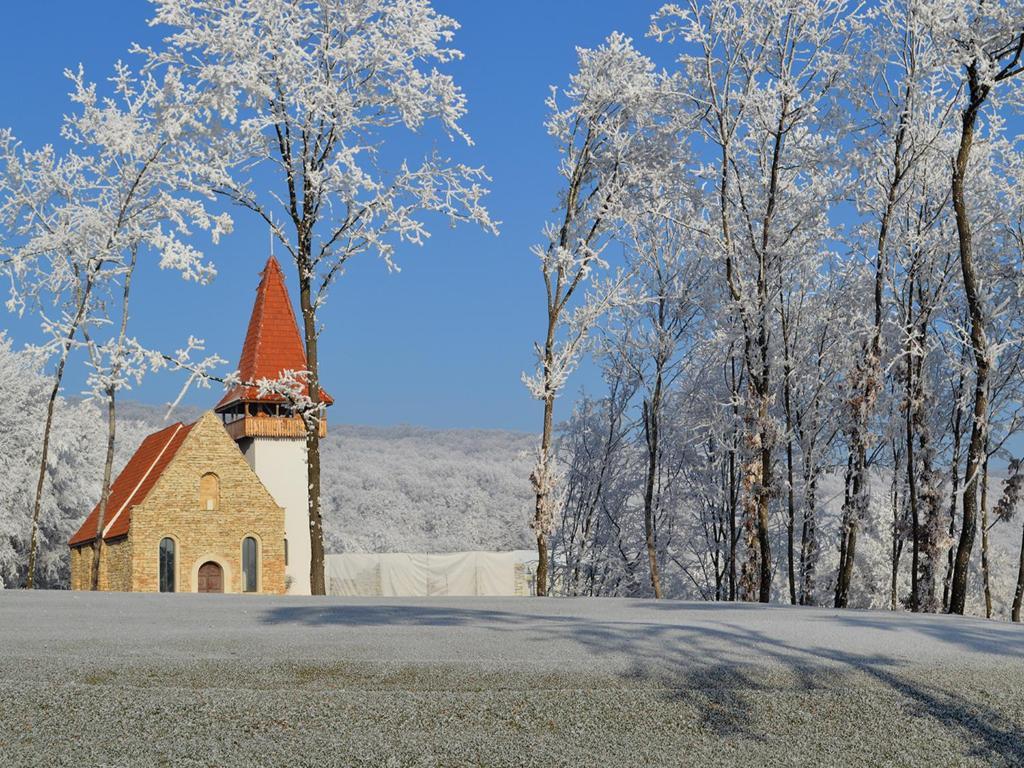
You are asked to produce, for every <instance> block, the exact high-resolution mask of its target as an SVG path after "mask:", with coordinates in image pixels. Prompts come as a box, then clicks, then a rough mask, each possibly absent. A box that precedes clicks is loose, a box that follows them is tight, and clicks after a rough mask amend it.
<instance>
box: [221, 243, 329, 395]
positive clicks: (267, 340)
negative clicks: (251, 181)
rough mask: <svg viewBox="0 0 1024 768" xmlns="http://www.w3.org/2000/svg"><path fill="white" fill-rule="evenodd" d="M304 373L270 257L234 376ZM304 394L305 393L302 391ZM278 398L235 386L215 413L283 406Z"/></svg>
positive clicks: (288, 306) (291, 316) (302, 353)
mask: <svg viewBox="0 0 1024 768" xmlns="http://www.w3.org/2000/svg"><path fill="white" fill-rule="evenodd" d="M304 370H306V350H305V348H304V347H303V344H302V336H301V335H300V334H299V327H298V325H297V324H296V322H295V312H294V311H293V309H292V302H291V299H290V298H289V297H288V289H287V288H286V287H285V284H284V274H283V273H282V272H281V265H280V264H278V262H277V259H276V258H274V257H273V256H271V257H270V258H269V259H267V264H266V266H265V267H264V268H263V272H262V273H260V284H259V287H258V288H257V289H256V302H255V303H254V304H253V307H252V315H251V316H250V317H249V328H248V330H247V331H246V334H245V343H244V344H243V345H242V354H241V357H240V358H239V360H238V375H239V378H241V379H242V381H243V382H255V381H259V380H260V379H276V378H278V377H279V376H280V375H281V373H282V372H283V371H304ZM304 393H305V390H304ZM320 399H321V400H322V401H323V402H325V403H326V404H327V405H331V404H332V403H333V402H334V401H333V400H332V399H331V397H330V396H329V395H328V394H327V393H326V392H324V391H323V390H322V389H321V390H320ZM284 402H285V399H284V397H282V396H281V395H274V394H267V395H263V396H262V397H260V395H259V390H258V389H257V388H256V387H252V386H245V385H244V384H239V385H236V386H235V387H233V388H232V389H231V390H229V391H228V392H227V394H225V395H224V397H223V398H221V401H220V402H219V403H218V404H217V407H216V410H217V412H218V413H225V412H228V411H231V410H234V409H235V407H236V406H239V405H244V404H245V403H275V404H279V403H284Z"/></svg>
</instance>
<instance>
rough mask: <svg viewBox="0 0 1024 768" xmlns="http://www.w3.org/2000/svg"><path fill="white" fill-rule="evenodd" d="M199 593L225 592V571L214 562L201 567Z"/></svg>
mask: <svg viewBox="0 0 1024 768" xmlns="http://www.w3.org/2000/svg"><path fill="white" fill-rule="evenodd" d="M199 591H200V592H223V591H224V569H223V568H221V567H220V565H218V564H217V563H215V562H213V561H212V560H211V561H210V562H206V563H203V564H202V565H200V566H199Z"/></svg>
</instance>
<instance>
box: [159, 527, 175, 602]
mask: <svg viewBox="0 0 1024 768" xmlns="http://www.w3.org/2000/svg"><path fill="white" fill-rule="evenodd" d="M175 559H176V558H175V547H174V539H171V538H166V539H163V540H162V541H161V542H160V591H161V592H174V567H175V562H174V561H175Z"/></svg>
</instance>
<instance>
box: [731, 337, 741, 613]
mask: <svg viewBox="0 0 1024 768" xmlns="http://www.w3.org/2000/svg"><path fill="white" fill-rule="evenodd" d="M729 366H730V373H731V374H732V377H731V380H730V383H731V390H732V415H733V427H732V444H731V445H730V447H729V600H730V601H731V602H736V588H737V580H736V545H737V544H738V543H739V532H738V531H737V530H736V515H737V512H738V511H739V510H738V507H739V483H738V482H737V477H736V454H737V452H738V451H739V434H738V432H737V429H736V423H737V422H738V420H739V382H738V380H737V376H736V358H735V356H733V355H730V359H729Z"/></svg>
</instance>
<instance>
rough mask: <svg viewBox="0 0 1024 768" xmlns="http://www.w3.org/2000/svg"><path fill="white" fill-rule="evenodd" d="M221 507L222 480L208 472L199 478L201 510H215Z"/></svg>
mask: <svg viewBox="0 0 1024 768" xmlns="http://www.w3.org/2000/svg"><path fill="white" fill-rule="evenodd" d="M218 506H220V478H219V477H217V476H216V475H215V474H213V472H207V473H206V474H205V475H203V476H202V477H201V478H199V508H200V509H209V510H214V509H217V507H218Z"/></svg>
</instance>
